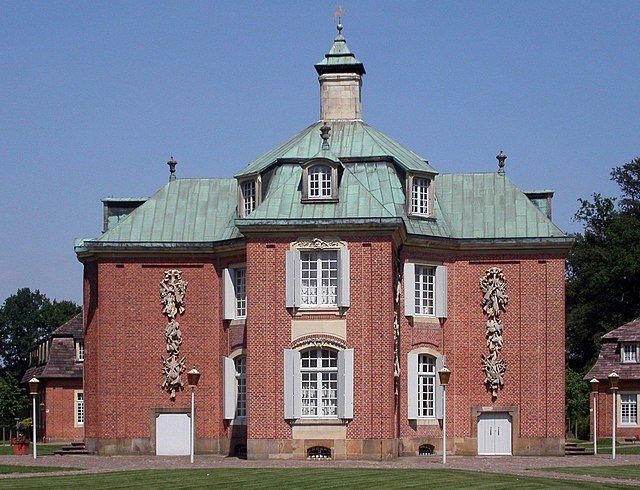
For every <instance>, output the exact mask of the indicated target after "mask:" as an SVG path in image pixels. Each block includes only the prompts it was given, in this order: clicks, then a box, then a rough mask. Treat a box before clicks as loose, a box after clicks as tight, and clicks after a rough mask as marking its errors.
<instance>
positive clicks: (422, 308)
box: [415, 265, 436, 316]
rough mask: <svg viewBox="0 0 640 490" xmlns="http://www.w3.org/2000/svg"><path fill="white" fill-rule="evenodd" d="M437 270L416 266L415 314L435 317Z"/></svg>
mask: <svg viewBox="0 0 640 490" xmlns="http://www.w3.org/2000/svg"><path fill="white" fill-rule="evenodd" d="M435 278H436V268H435V267H430V266H423V265H416V266H415V314H416V315H428V316H433V315H434V305H435V288H434V285H435Z"/></svg>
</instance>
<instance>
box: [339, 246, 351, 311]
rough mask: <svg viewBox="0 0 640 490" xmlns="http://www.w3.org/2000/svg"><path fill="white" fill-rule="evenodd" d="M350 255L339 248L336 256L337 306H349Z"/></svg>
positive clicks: (347, 251)
mask: <svg viewBox="0 0 640 490" xmlns="http://www.w3.org/2000/svg"><path fill="white" fill-rule="evenodd" d="M349 281H350V253H349V250H348V249H346V248H341V249H340V252H339V254H338V306H345V307H348V306H349V297H350V293H349V287H350V283H349Z"/></svg>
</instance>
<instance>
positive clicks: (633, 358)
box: [622, 344, 638, 362]
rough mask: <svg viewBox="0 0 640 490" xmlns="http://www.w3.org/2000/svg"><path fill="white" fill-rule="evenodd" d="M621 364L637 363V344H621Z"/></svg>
mask: <svg viewBox="0 0 640 490" xmlns="http://www.w3.org/2000/svg"><path fill="white" fill-rule="evenodd" d="M622 362H638V344H623V346H622Z"/></svg>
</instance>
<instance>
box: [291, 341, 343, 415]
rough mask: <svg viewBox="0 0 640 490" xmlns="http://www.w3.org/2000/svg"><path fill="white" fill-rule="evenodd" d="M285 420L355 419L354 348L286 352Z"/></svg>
mask: <svg viewBox="0 0 640 490" xmlns="http://www.w3.org/2000/svg"><path fill="white" fill-rule="evenodd" d="M284 414H285V416H284V418H285V419H289V420H291V419H299V418H307V419H323V418H325V419H329V418H334V419H352V418H353V349H343V350H335V349H333V348H322V347H321V348H310V349H304V350H296V349H285V351H284Z"/></svg>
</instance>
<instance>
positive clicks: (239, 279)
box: [233, 268, 247, 318]
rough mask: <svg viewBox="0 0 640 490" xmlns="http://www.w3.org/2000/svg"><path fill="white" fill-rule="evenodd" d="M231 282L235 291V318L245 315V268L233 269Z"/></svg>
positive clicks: (244, 316)
mask: <svg viewBox="0 0 640 490" xmlns="http://www.w3.org/2000/svg"><path fill="white" fill-rule="evenodd" d="M233 276H234V277H233V282H234V288H235V293H236V318H246V316H247V269H245V268H237V269H233Z"/></svg>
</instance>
